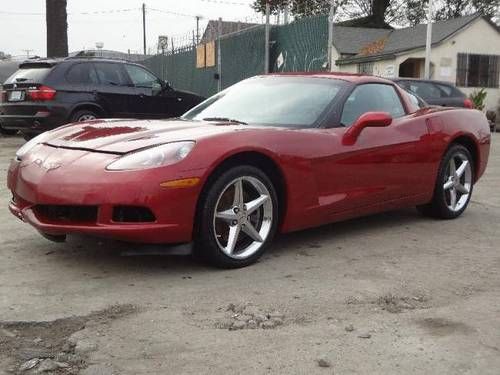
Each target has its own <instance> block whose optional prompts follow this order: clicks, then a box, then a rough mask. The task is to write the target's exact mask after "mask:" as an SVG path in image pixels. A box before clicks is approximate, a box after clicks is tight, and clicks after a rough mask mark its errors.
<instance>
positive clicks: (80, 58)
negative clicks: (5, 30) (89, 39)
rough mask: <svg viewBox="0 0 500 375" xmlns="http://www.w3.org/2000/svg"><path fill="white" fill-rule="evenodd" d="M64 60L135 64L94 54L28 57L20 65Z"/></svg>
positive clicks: (52, 62)
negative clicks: (62, 56) (63, 56)
mask: <svg viewBox="0 0 500 375" xmlns="http://www.w3.org/2000/svg"><path fill="white" fill-rule="evenodd" d="M65 61H76V62H82V61H98V62H113V63H128V64H137V63H135V62H132V61H128V60H124V59H118V58H109V57H94V56H76V57H65V58H36V59H28V60H24V61H23V62H22V63H21V64H20V66H21V65H24V66H26V65H36V64H45V65H52V66H53V65H57V64H59V63H62V62H65Z"/></svg>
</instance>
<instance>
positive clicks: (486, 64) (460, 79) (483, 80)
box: [456, 53, 500, 88]
mask: <svg viewBox="0 0 500 375" xmlns="http://www.w3.org/2000/svg"><path fill="white" fill-rule="evenodd" d="M499 81H500V56H498V55H476V54H468V53H459V54H458V61H457V82H456V83H457V86H461V87H489V88H498V87H499Z"/></svg>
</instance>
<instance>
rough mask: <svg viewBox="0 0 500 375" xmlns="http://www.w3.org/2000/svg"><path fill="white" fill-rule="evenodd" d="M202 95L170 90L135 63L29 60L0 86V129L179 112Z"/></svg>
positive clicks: (27, 130)
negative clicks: (1, 87) (0, 88)
mask: <svg viewBox="0 0 500 375" xmlns="http://www.w3.org/2000/svg"><path fill="white" fill-rule="evenodd" d="M203 100H204V98H202V97H200V96H198V95H195V94H192V93H188V92H182V91H177V90H174V89H173V88H172V87H170V86H169V84H168V83H166V82H164V81H162V80H161V79H159V78H158V77H156V76H155V75H154V74H153V73H151V72H150V71H149V70H147V69H146V68H145V67H143V66H142V65H139V64H134V63H130V62H126V61H122V60H109V59H99V58H67V59H63V60H47V59H37V60H28V61H25V62H23V63H22V64H20V65H19V70H18V71H17V72H16V73H14V74H13V75H12V76H10V77H9V78H8V79H7V81H5V83H4V84H3V89H2V90H1V91H0V132H1V133H4V134H9V133H15V132H17V131H18V130H20V131H21V132H22V133H23V135H24V136H25V138H26V139H29V138H31V137H33V136H34V135H36V134H39V133H42V132H44V131H45V130H49V129H54V128H56V127H58V126H61V125H64V124H66V123H69V122H78V121H88V120H92V119H96V118H170V117H178V116H180V115H182V114H183V113H184V112H186V111H187V110H189V109H191V108H192V107H194V106H195V105H197V104H199V103H200V102H202V101H203Z"/></svg>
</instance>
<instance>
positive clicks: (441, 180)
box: [417, 144, 475, 220]
mask: <svg viewBox="0 0 500 375" xmlns="http://www.w3.org/2000/svg"><path fill="white" fill-rule="evenodd" d="M459 156H460V157H465V158H467V160H468V162H469V165H470V169H471V183H470V188H469V193H468V197H467V199H466V201H465V202H464V204H463V207H461V208H460V209H459V210H456V211H454V210H452V209H450V207H448V203H447V197H446V192H445V188H444V184H445V182H446V181H447V180H448V179H447V173H448V166H449V164H450V161H451V158H457V157H459ZM474 178H475V170H474V159H473V158H472V155H471V153H470V152H469V150H468V149H467V148H466V147H464V146H462V145H459V144H453V145H452V146H451V147H450V148H449V149H448V151H447V152H446V154H445V155H444V157H443V159H442V161H441V164H440V166H439V172H438V176H437V180H436V185H435V187H434V195H433V198H432V201H431V202H430V203H428V204H426V205H422V206H418V207H417V209H418V210H419V212H420V213H422V214H423V215H425V216H430V217H434V218H438V219H445V220H450V219H455V218H457V217H459V216H460V215H462V214H463V212H464V211H465V210H466V209H467V207H468V205H469V202H470V199H471V196H472V192H473V187H474V181H475V180H474Z"/></svg>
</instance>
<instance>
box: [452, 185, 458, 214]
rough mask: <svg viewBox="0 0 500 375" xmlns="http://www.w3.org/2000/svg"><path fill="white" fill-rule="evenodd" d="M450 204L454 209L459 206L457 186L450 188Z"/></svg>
mask: <svg viewBox="0 0 500 375" xmlns="http://www.w3.org/2000/svg"><path fill="white" fill-rule="evenodd" d="M450 205H451V208H452V209H453V210H454V209H455V208H456V207H457V191H456V190H455V188H453V189H451V190H450Z"/></svg>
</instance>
